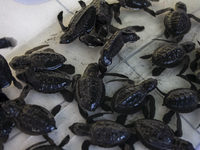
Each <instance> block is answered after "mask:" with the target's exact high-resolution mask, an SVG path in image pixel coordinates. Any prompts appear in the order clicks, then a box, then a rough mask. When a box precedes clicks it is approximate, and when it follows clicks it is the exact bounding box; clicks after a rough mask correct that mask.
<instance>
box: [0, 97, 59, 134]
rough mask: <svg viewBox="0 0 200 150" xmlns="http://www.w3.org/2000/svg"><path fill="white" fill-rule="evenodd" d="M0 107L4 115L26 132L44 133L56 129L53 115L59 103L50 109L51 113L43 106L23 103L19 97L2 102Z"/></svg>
mask: <svg viewBox="0 0 200 150" xmlns="http://www.w3.org/2000/svg"><path fill="white" fill-rule="evenodd" d="M1 107H2V109H3V112H4V114H5V117H6V118H8V119H11V120H13V121H14V122H15V125H16V127H17V128H18V129H20V130H21V131H22V132H24V133H26V134H29V135H44V134H47V133H49V132H51V131H53V130H55V129H56V122H55V119H54V116H55V115H56V114H57V113H58V112H59V110H60V105H58V106H56V107H55V108H54V109H52V113H51V112H49V111H48V110H47V109H45V108H44V107H41V106H39V105H31V104H25V102H24V101H21V100H19V99H16V100H8V101H6V102H3V104H2V105H1ZM53 113H54V114H53Z"/></svg>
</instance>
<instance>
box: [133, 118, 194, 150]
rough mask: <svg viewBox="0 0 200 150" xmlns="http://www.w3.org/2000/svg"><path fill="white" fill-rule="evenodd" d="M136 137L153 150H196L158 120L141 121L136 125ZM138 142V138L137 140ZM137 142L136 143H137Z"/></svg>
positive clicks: (137, 121)
mask: <svg viewBox="0 0 200 150" xmlns="http://www.w3.org/2000/svg"><path fill="white" fill-rule="evenodd" d="M134 128H135V130H136V135H135V136H136V137H138V139H139V140H140V141H141V142H142V144H143V145H144V146H146V147H147V148H149V149H152V150H167V149H168V150H169V149H170V150H172V149H173V150H178V149H179V150H195V149H194V147H193V145H192V144H191V143H190V142H189V141H186V140H183V139H179V138H178V137H176V136H174V133H173V132H172V129H171V128H170V127H169V126H167V125H166V124H165V123H164V122H162V121H159V120H156V119H139V120H136V121H135V123H134ZM135 139H136V140H137V138H135ZM136 140H135V142H136Z"/></svg>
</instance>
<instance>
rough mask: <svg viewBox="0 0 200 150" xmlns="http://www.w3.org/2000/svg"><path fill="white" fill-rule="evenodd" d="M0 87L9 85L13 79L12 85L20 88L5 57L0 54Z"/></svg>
mask: <svg viewBox="0 0 200 150" xmlns="http://www.w3.org/2000/svg"><path fill="white" fill-rule="evenodd" d="M0 68H1V69H0V89H2V88H6V87H8V86H10V84H11V82H12V81H13V83H14V85H15V86H16V87H17V88H19V89H22V85H21V83H19V82H18V81H17V80H16V79H15V78H14V77H13V75H12V73H11V70H10V67H9V66H8V63H7V61H6V59H5V58H4V57H3V56H2V55H1V54H0Z"/></svg>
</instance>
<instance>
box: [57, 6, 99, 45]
mask: <svg viewBox="0 0 200 150" xmlns="http://www.w3.org/2000/svg"><path fill="white" fill-rule="evenodd" d="M62 15H63V12H62V11H61V12H60V13H59V14H58V16H57V19H58V22H59V24H60V26H61V29H62V31H63V32H64V34H63V35H62V36H61V37H60V43H61V44H68V43H71V42H72V41H74V40H75V39H76V38H77V37H79V36H81V35H84V34H86V33H90V32H91V31H92V29H93V28H94V25H95V21H96V8H95V6H93V5H88V6H85V5H82V9H81V10H79V11H78V12H76V14H75V15H74V16H73V18H72V19H71V21H70V22H69V25H68V27H65V26H64V25H63V16H62Z"/></svg>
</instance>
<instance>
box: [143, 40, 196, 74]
mask: <svg viewBox="0 0 200 150" xmlns="http://www.w3.org/2000/svg"><path fill="white" fill-rule="evenodd" d="M194 48H195V43H193V42H184V43H182V44H180V45H179V44H175V43H170V44H164V45H162V46H160V47H158V48H157V49H156V50H155V51H154V52H153V54H150V55H145V56H141V57H140V58H142V59H149V58H151V59H152V63H153V65H156V66H158V67H156V68H154V69H153V71H152V75H153V76H159V75H160V74H161V73H162V72H163V71H164V70H165V69H166V68H173V67H176V66H178V65H179V64H181V63H182V64H183V68H182V70H181V71H180V73H179V74H182V73H184V72H185V71H186V69H187V68H188V66H189V63H190V57H189V56H188V55H187V53H189V52H191V51H192V50H194Z"/></svg>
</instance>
